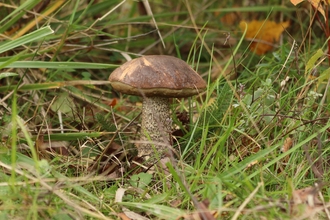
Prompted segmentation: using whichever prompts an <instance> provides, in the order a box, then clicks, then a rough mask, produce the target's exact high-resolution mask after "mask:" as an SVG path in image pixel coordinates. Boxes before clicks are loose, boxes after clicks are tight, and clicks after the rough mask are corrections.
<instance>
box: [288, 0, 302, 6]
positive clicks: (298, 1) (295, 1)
mask: <svg viewBox="0 0 330 220" xmlns="http://www.w3.org/2000/svg"><path fill="white" fill-rule="evenodd" d="M303 1H304V0H290V2H291V3H292V4H294V6H296V5H298V4H299V3H301V2H303Z"/></svg>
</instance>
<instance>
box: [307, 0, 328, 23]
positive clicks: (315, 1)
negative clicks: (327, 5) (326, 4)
mask: <svg viewBox="0 0 330 220" xmlns="http://www.w3.org/2000/svg"><path fill="white" fill-rule="evenodd" d="M322 1H323V0H322ZM308 2H309V3H311V5H312V6H313V7H314V8H316V9H317V10H318V11H319V12H320V13H321V14H322V15H323V18H324V20H327V18H326V17H325V12H324V9H323V6H322V4H321V1H320V0H308Z"/></svg>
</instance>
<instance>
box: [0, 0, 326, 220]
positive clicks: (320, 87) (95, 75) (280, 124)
mask: <svg viewBox="0 0 330 220" xmlns="http://www.w3.org/2000/svg"><path fill="white" fill-rule="evenodd" d="M188 2H189V4H188ZM19 3H20V1H9V0H8V1H7V0H6V1H4V3H0V6H1V7H0V34H1V35H0V36H1V43H0V54H1V57H0V67H1V73H0V94H1V101H0V122H1V124H0V130H1V131H0V136H1V143H0V167H1V171H0V219H128V218H130V219H145V218H146V219H148V218H149V219H189V218H190V219H211V218H215V219H253V218H254V219H304V218H308V217H311V216H313V215H314V214H315V215H316V216H318V217H320V218H329V215H328V214H327V212H325V211H324V208H323V207H324V206H326V207H328V206H329V203H328V201H329V198H330V191H329V189H328V187H327V186H328V181H329V179H328V176H329V164H328V159H329V152H328V151H329V149H330V148H329V147H330V146H329V127H330V122H329V98H328V97H329V96H328V95H329V92H328V87H329V77H328V73H329V64H328V63H327V61H328V56H327V55H326V54H325V52H324V51H326V48H327V46H328V41H327V35H326V34H325V32H324V30H322V28H320V26H321V25H320V24H321V23H322V21H323V20H322V17H317V15H315V12H314V11H313V10H309V6H308V4H306V5H302V6H299V7H294V6H293V5H290V3H287V2H280V1H275V0H272V1H259V2H258V4H257V5H254V6H251V5H241V3H240V2H239V3H238V4H236V3H235V2H234V1H224V2H221V3H219V2H218V1H209V2H207V1H193V0H191V1H179V2H178V1H168V3H166V4H164V3H162V2H161V1H149V2H148V1H145V3H148V4H150V6H151V11H148V10H145V8H147V7H148V4H145V5H143V3H142V2H140V3H138V2H135V1H85V0H78V1H50V2H47V1H40V0H28V1H25V2H24V3H22V4H19ZM313 17H315V20H314V21H313V22H312V18H313ZM319 18H321V19H319ZM252 19H257V20H265V19H267V20H274V21H277V22H280V21H287V20H289V21H290V27H289V28H288V29H287V30H286V31H285V32H283V34H282V39H281V41H280V42H278V43H276V45H275V47H274V49H273V50H272V51H269V52H268V53H266V54H264V55H261V56H258V55H256V54H255V53H253V52H252V51H251V50H250V49H249V46H250V44H251V41H249V40H246V39H244V35H245V33H246V31H247V30H241V29H240V28H239V25H238V24H239V22H240V21H242V20H246V21H249V20H252ZM156 27H158V30H159V32H158V31H157V28H156ZM162 41H163V42H164V44H165V46H166V47H165V48H164V47H163V45H162ZM320 49H321V50H320ZM146 54H168V55H172V56H176V57H180V58H181V59H183V60H185V61H187V63H189V64H190V65H191V66H192V67H193V68H194V69H196V70H197V72H199V73H200V74H201V76H202V77H203V78H204V79H205V81H206V82H207V83H208V88H207V90H206V91H205V92H204V93H203V94H201V95H200V96H198V97H194V98H191V99H188V100H187V99H186V100H184V99H182V100H181V99H179V100H178V99H173V101H172V107H171V108H172V116H173V121H174V124H175V126H174V127H173V130H174V132H173V134H175V135H174V136H173V137H174V139H173V140H174V141H173V142H174V145H173V147H174V149H175V159H176V162H175V163H169V164H167V170H162V169H156V171H154V172H153V173H152V174H150V173H148V172H145V171H144V170H143V169H142V168H140V167H139V162H140V161H139V160H138V159H137V158H135V157H134V156H135V155H136V150H135V147H134V141H135V140H136V138H137V137H138V132H139V123H140V112H141V99H140V98H139V97H134V96H128V95H123V94H118V93H117V92H115V91H113V90H112V89H111V86H110V83H109V82H108V81H107V79H108V77H109V75H110V74H111V72H112V71H113V70H114V69H115V68H116V67H118V66H119V65H121V64H122V63H124V62H126V60H127V59H128V58H135V57H138V56H140V55H146ZM225 76H228V77H225ZM315 184H318V185H316V186H315ZM308 187H312V189H314V190H312V191H309V190H308V189H310V188H308ZM299 189H303V190H304V191H299ZM306 197H308V198H309V200H307V199H304V198H306ZM316 197H317V198H316ZM311 199H312V200H313V201H314V203H315V205H313V204H311V203H310V201H311ZM299 200H302V201H301V202H299ZM299 208H301V209H302V210H301V211H299ZM306 210H307V211H306ZM314 217H315V216H314Z"/></svg>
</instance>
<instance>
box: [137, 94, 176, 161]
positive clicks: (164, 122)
mask: <svg viewBox="0 0 330 220" xmlns="http://www.w3.org/2000/svg"><path fill="white" fill-rule="evenodd" d="M171 129H172V120H171V116H170V105H169V99H168V98H161V97H144V99H143V103H142V125H141V138H140V140H141V144H139V145H138V146H137V148H138V156H139V157H143V156H147V157H150V156H152V155H157V154H158V157H159V158H161V157H163V156H164V153H165V152H166V150H167V149H168V146H170V145H171V144H170V143H171Z"/></svg>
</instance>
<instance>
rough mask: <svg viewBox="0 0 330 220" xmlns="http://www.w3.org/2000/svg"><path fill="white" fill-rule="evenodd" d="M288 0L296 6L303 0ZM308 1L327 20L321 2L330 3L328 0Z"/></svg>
mask: <svg viewBox="0 0 330 220" xmlns="http://www.w3.org/2000/svg"><path fill="white" fill-rule="evenodd" d="M290 1H291V3H292V4H293V5H294V6H296V5H298V4H299V3H301V2H303V1H304V0H290ZM308 2H309V3H310V4H311V5H312V6H313V7H314V8H315V9H317V10H318V11H319V12H320V13H321V14H322V16H323V18H324V20H327V17H326V16H325V12H324V8H323V5H322V2H325V4H328V3H330V1H329V0H328V2H326V1H325V0H308Z"/></svg>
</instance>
